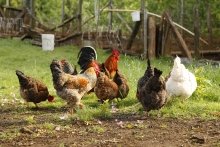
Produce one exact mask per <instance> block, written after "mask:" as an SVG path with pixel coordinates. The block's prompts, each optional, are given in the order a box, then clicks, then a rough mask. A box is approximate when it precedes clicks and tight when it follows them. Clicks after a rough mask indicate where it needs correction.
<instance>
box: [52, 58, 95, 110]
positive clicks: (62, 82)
mask: <svg viewBox="0 0 220 147" xmlns="http://www.w3.org/2000/svg"><path fill="white" fill-rule="evenodd" d="M94 66H95V65H94ZM50 69H51V72H52V76H53V85H54V88H55V89H56V93H57V95H58V96H59V97H60V98H62V99H64V100H66V101H67V104H68V106H69V108H70V113H71V114H73V108H74V107H76V106H80V107H83V104H82V103H81V102H80V101H81V99H82V97H83V96H84V95H85V94H86V93H87V92H88V91H89V90H91V89H92V88H93V87H94V86H95V84H96V80H97V74H98V72H99V71H97V70H96V69H95V68H94V67H90V68H88V69H87V70H86V71H85V72H84V73H81V74H77V75H70V74H66V73H65V72H63V71H62V70H61V62H60V61H58V60H53V61H52V62H51V64H50Z"/></svg>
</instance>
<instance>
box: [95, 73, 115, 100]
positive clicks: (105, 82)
mask: <svg viewBox="0 0 220 147" xmlns="http://www.w3.org/2000/svg"><path fill="white" fill-rule="evenodd" d="M94 92H95V94H96V96H97V97H98V99H100V100H101V103H104V101H105V100H112V99H114V98H116V97H117V94H118V86H117V84H116V83H115V82H113V81H111V80H110V79H109V77H108V76H106V75H105V73H104V72H99V75H98V78H97V82H96V85H95V87H94Z"/></svg>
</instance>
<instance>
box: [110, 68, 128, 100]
mask: <svg viewBox="0 0 220 147" xmlns="http://www.w3.org/2000/svg"><path fill="white" fill-rule="evenodd" d="M113 81H114V82H115V83H116V84H117V85H118V94H117V98H121V99H123V98H125V97H127V95H128V93H129V85H128V80H127V78H126V77H125V75H124V74H122V73H120V72H119V71H118V70H116V74H115V76H114V78H113Z"/></svg>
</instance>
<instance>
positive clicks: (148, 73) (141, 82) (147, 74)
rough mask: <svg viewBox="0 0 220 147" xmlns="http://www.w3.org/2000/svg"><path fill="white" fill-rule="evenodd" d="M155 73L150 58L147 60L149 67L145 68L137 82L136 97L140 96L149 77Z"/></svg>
mask: <svg viewBox="0 0 220 147" xmlns="http://www.w3.org/2000/svg"><path fill="white" fill-rule="evenodd" d="M153 75H154V70H153V68H151V65H150V60H149V59H148V60H147V69H146V70H145V73H144V75H143V76H142V77H140V78H139V80H138V83H137V93H136V97H137V98H138V97H139V91H140V90H141V88H142V87H143V86H144V85H145V84H146V83H147V81H148V79H149V78H150V77H152V76H153Z"/></svg>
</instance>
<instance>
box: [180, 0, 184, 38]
mask: <svg viewBox="0 0 220 147" xmlns="http://www.w3.org/2000/svg"><path fill="white" fill-rule="evenodd" d="M180 17H181V18H180V19H181V20H180V24H181V26H183V23H184V0H181V16H180ZM181 35H182V36H183V30H182V29H181Z"/></svg>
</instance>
